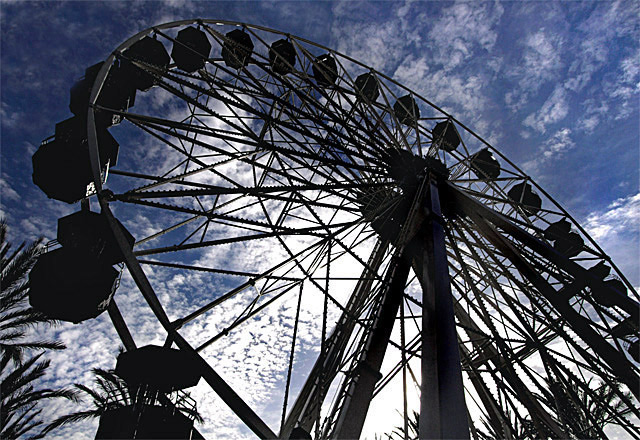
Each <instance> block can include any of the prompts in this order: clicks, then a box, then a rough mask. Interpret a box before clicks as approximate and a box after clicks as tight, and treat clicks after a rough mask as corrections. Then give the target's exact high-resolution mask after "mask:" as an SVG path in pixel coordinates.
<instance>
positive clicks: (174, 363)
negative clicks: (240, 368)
mask: <svg viewBox="0 0 640 440" xmlns="http://www.w3.org/2000/svg"><path fill="white" fill-rule="evenodd" d="M116 374H118V376H120V377H122V378H123V379H124V380H125V382H127V383H128V384H130V385H131V386H139V385H146V386H149V387H150V388H152V389H155V390H158V391H161V392H169V391H173V390H182V389H184V388H189V387H192V386H195V385H197V384H198V381H199V380H200V376H201V375H202V370H201V361H200V358H199V357H197V356H195V355H193V354H192V353H190V352H186V351H184V350H176V349H173V348H167V347H158V346H155V345H147V346H145V347H141V348H138V349H136V350H131V351H125V352H123V353H121V354H120V355H119V356H118V362H117V364H116Z"/></svg>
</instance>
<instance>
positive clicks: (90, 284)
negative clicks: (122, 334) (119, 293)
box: [29, 248, 118, 323]
mask: <svg viewBox="0 0 640 440" xmlns="http://www.w3.org/2000/svg"><path fill="white" fill-rule="evenodd" d="M117 278H118V272H117V271H116V270H115V269H114V268H113V267H111V265H109V264H106V263H101V262H99V261H97V260H93V259H91V258H88V257H87V255H85V254H82V253H77V252H74V251H73V250H70V249H65V248H61V249H56V250H53V251H50V252H47V253H44V254H42V255H40V256H39V257H38V260H37V261H36V264H35V265H34V266H33V269H31V272H30V273H29V287H30V288H29V303H30V304H31V306H32V307H33V308H34V309H36V310H38V311H40V312H42V313H44V314H45V315H46V316H47V317H49V318H51V319H59V320H61V321H68V322H73V323H78V322H81V321H85V320H87V319H91V318H95V317H96V316H98V315H100V314H101V313H102V312H103V311H105V310H106V308H107V307H108V306H109V304H110V302H111V298H112V297H113V294H114V292H115V287H116V280H117Z"/></svg>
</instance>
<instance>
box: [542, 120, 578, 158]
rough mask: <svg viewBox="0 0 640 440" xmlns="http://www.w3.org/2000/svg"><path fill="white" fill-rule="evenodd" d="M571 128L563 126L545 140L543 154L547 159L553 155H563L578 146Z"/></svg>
mask: <svg viewBox="0 0 640 440" xmlns="http://www.w3.org/2000/svg"><path fill="white" fill-rule="evenodd" d="M570 135H571V129H569V128H566V127H565V128H562V129H560V130H558V131H557V132H556V133H555V134H554V135H553V136H552V137H551V138H549V139H548V140H547V141H546V142H545V146H544V149H543V151H542V155H543V156H544V158H545V159H551V158H552V157H557V156H561V155H562V154H564V153H565V152H566V151H568V150H570V149H572V148H573V147H575V146H576V144H575V142H573V140H572V139H571V137H570Z"/></svg>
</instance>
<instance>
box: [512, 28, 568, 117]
mask: <svg viewBox="0 0 640 440" xmlns="http://www.w3.org/2000/svg"><path fill="white" fill-rule="evenodd" d="M516 44H517V43H516ZM520 45H521V46H522V48H523V50H522V56H521V57H520V59H519V60H518V61H516V63H517V64H516V66H515V67H514V68H513V69H512V70H511V71H510V72H508V73H507V77H509V78H511V79H513V80H515V81H516V83H517V85H518V87H517V88H516V89H514V90H511V91H509V92H507V93H506V95H505V102H506V103H507V105H508V106H509V107H510V108H511V109H512V110H518V109H520V108H522V107H523V106H524V104H525V103H526V102H527V100H528V99H529V98H530V97H531V96H532V94H534V93H535V92H537V91H538V90H539V89H540V87H542V85H544V84H545V83H547V82H549V81H552V80H554V79H556V78H557V77H558V74H559V72H560V69H561V68H562V66H563V61H562V57H561V53H562V52H561V48H562V45H563V39H562V38H561V37H560V36H559V35H556V34H554V33H552V32H549V31H547V30H545V29H540V30H539V31H537V32H535V33H532V34H529V35H527V37H526V38H525V39H524V41H523V42H520Z"/></svg>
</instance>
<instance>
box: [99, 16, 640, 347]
mask: <svg viewBox="0 0 640 440" xmlns="http://www.w3.org/2000/svg"><path fill="white" fill-rule="evenodd" d="M195 23H207V24H222V25H231V26H242V27H248V28H255V29H259V30H262V31H265V32H271V33H276V34H279V35H286V36H289V34H286V33H283V32H280V31H277V30H273V29H269V28H265V27H262V26H257V25H249V24H245V23H240V22H235V21H224V20H200V19H193V20H180V21H175V22H171V23H165V24H162V25H159V26H154V27H151V28H149V29H146V30H144V31H141V32H139V33H137V34H136V35H134V36H133V37H131V38H129V39H128V40H126V41H125V42H124V43H122V44H121V45H120V46H118V48H117V49H116V50H115V51H114V52H113V53H111V54H110V55H109V57H108V58H107V60H106V62H105V63H104V65H103V66H102V68H101V69H100V71H99V73H98V75H97V77H96V80H95V82H94V86H93V87H92V91H91V96H90V101H89V102H90V106H89V109H88V115H87V116H88V117H87V124H88V125H87V128H88V135H89V153H90V159H91V165H92V169H93V174H94V184H95V186H96V190H97V193H98V200H99V203H100V206H101V208H102V210H103V212H105V213H106V216H107V219H108V221H109V223H110V226H111V228H112V229H113V230H114V234H116V238H118V237H117V236H118V231H119V229H118V226H117V224H116V220H115V217H114V216H113V213H112V212H111V209H110V207H109V201H108V200H107V198H106V197H103V191H104V189H103V188H102V181H101V176H100V163H99V156H98V150H99V145H98V141H97V134H96V124H95V110H94V106H95V104H96V102H97V99H98V96H99V94H100V90H101V87H102V86H103V84H104V81H105V80H106V77H107V74H108V72H109V70H110V69H111V66H112V65H113V61H114V60H115V58H116V56H117V54H118V53H121V52H122V51H123V50H125V49H126V48H128V47H130V46H131V45H132V44H133V43H135V42H136V41H138V40H139V39H141V38H143V37H144V36H147V35H149V34H152V33H154V32H155V31H156V30H163V29H169V28H174V27H178V26H183V25H189V24H195ZM292 38H295V39H297V40H300V41H303V42H305V43H307V44H309V45H312V46H314V47H318V48H321V49H324V50H327V51H329V52H330V53H332V54H335V55H338V56H340V57H342V58H345V59H347V60H349V61H351V62H354V63H356V64H357V65H359V66H361V67H364V68H367V69H369V70H370V71H371V72H373V73H375V74H376V75H378V76H380V77H382V78H384V79H385V80H386V81H389V82H390V83H392V84H394V85H395V86H397V87H399V88H401V89H403V90H406V91H408V92H409V93H410V94H411V95H412V96H415V97H417V98H419V99H420V100H421V101H422V102H424V103H426V104H427V105H429V106H430V107H431V108H434V109H435V110H437V111H438V112H440V113H441V114H442V115H443V116H444V117H446V118H447V119H448V120H451V121H453V122H454V123H456V124H457V125H458V126H460V127H461V128H463V129H464V130H465V132H466V133H469V134H471V135H472V136H474V137H475V138H476V139H477V140H478V141H480V142H481V143H482V144H484V145H486V146H487V147H488V148H490V150H491V151H492V152H494V153H496V154H498V155H499V156H500V157H501V158H502V159H503V160H505V161H507V162H508V163H509V164H510V165H511V166H512V167H513V168H514V169H515V170H517V171H518V172H520V173H522V176H524V177H525V180H524V181H526V182H530V183H532V184H533V185H534V186H535V187H536V188H537V189H538V190H539V191H541V192H542V193H543V194H544V196H545V197H546V199H547V200H548V201H550V202H552V203H553V204H554V206H555V207H556V208H558V209H559V210H561V212H562V213H563V215H564V216H565V217H566V218H568V219H569V220H570V221H571V223H572V224H573V225H574V226H576V227H578V228H579V229H580V231H581V232H582V235H583V236H584V237H586V238H588V239H589V240H590V241H591V243H592V245H594V247H595V248H596V250H597V251H599V252H600V254H601V255H606V254H605V253H604V251H602V249H601V248H600V247H599V246H598V244H597V243H596V242H595V240H593V239H592V238H591V236H590V235H589V234H587V233H586V231H584V230H583V229H582V227H581V226H580V224H579V223H578V222H577V221H575V219H573V217H571V216H570V214H568V213H567V212H566V211H565V210H564V208H562V206H561V205H560V204H559V203H557V202H556V201H555V200H554V199H553V198H552V197H551V196H549V195H548V194H547V193H546V192H545V191H544V190H543V189H542V188H541V187H540V186H539V185H538V184H537V183H536V182H535V181H533V180H532V179H530V178H529V177H528V176H526V174H525V173H523V172H522V171H521V170H520V169H519V168H518V167H517V166H516V165H515V164H513V163H512V162H511V161H509V159H508V158H506V157H505V156H504V155H503V154H502V153H501V152H500V151H499V150H498V149H496V148H495V147H493V146H491V145H490V144H489V143H488V142H487V141H485V140H484V139H483V138H481V137H480V136H479V135H477V134H476V133H475V132H473V131H472V130H470V129H469V128H467V127H466V126H465V125H463V124H462V123H460V122H459V121H458V120H457V119H455V118H454V117H453V116H451V115H449V114H448V113H446V112H444V111H443V110H441V109H440V108H439V107H437V106H436V105H434V104H432V103H431V102H430V101H428V100H427V99H425V98H423V97H422V96H421V95H418V94H416V93H414V92H413V91H412V90H411V89H409V88H407V87H405V86H403V85H402V84H399V83H398V82H396V81H395V80H393V79H392V78H389V77H388V76H386V75H384V74H382V73H380V72H377V71H375V70H374V69H371V68H369V67H368V66H366V65H365V64H363V63H361V62H359V61H357V60H355V59H353V58H350V57H349V56H345V55H343V54H340V53H339V52H336V51H333V50H331V49H329V48H326V47H324V46H322V45H319V44H317V43H314V42H311V41H309V40H306V39H303V38H299V37H292ZM497 188H499V189H500V190H502V189H501V188H500V187H499V186H497ZM503 194H504V192H503ZM123 253H124V254H125V261H126V264H127V266H128V267H129V269H130V271H131V270H133V272H138V271H139V272H140V273H142V274H143V275H144V271H143V270H142V267H141V266H140V263H139V261H138V258H137V257H136V256H135V255H134V252H133V251H132V250H130V249H127V248H126V247H125V248H123ZM609 264H610V265H611V267H612V269H614V270H615V271H616V272H617V273H618V274H620V275H622V273H621V271H620V270H619V269H618V268H617V267H616V266H615V264H614V263H613V262H611V261H609ZM132 275H133V273H132ZM136 277H141V276H140V275H135V276H134V280H135V281H136V282H137V283H138V284H141V283H142V284H144V281H143V279H142V278H139V279H137V278H136ZM622 277H624V275H622ZM144 279H146V277H145V278H144ZM623 279H624V281H625V282H626V284H627V285H628V286H631V285H630V283H629V281H628V280H626V278H623ZM143 289H147V292H146V293H145V291H142V289H141V291H142V293H143V296H145V299H147V302H148V303H149V306H150V307H151V309H152V311H153V312H154V314H155V315H156V318H157V319H158V320H159V322H160V323H161V324H162V325H163V327H164V328H165V330H166V331H167V333H168V334H169V335H171V336H172V337H174V341H175V342H178V341H179V340H180V338H181V336H180V335H179V333H178V332H177V330H176V329H175V327H174V326H173V325H172V323H171V322H169V320H168V317H167V315H166V311H165V310H164V308H163V307H162V305H161V304H160V303H159V302H158V301H157V297H156V299H155V300H154V299H153V297H154V296H155V293H153V288H151V287H150V286H149V288H147V287H144V288H143ZM148 289H151V291H150V292H151V293H153V295H151V293H150V292H149V290H148ZM632 291H633V290H632ZM182 344H187V345H188V342H186V340H185V341H184V342H181V343H180V344H179V345H182ZM184 347H186V345H185V346H184ZM181 348H182V347H181ZM188 349H191V350H193V348H192V347H190V346H189V348H188Z"/></svg>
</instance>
